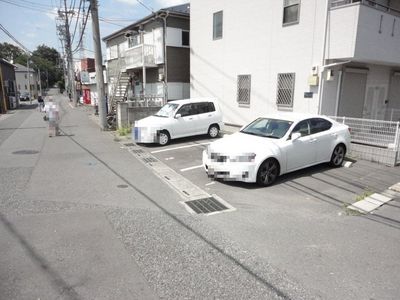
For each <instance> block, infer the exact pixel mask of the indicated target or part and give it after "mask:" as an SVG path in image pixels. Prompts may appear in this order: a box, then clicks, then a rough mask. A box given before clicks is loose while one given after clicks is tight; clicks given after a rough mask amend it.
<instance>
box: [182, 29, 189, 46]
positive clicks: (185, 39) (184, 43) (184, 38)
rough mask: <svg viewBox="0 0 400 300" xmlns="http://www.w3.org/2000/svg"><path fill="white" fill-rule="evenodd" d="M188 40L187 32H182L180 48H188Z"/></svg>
mask: <svg viewBox="0 0 400 300" xmlns="http://www.w3.org/2000/svg"><path fill="white" fill-rule="evenodd" d="M189 43H190V39H189V31H183V30H182V46H189Z"/></svg>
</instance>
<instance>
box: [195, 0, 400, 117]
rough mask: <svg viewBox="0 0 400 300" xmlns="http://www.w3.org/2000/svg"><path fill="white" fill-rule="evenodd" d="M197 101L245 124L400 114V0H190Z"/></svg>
mask: <svg viewBox="0 0 400 300" xmlns="http://www.w3.org/2000/svg"><path fill="white" fill-rule="evenodd" d="M190 28H191V57H190V60H191V72H190V77H191V82H190V86H191V89H190V91H191V96H192V97H197V96H213V97H217V98H218V99H219V100H220V105H221V108H222V111H223V113H224V121H225V122H226V123H228V124H235V125H242V124H245V123H247V122H249V121H250V120H252V119H253V118H255V117H257V116H259V115H263V114H269V113H276V112H278V111H294V112H310V113H322V114H326V115H337V116H348V117H356V118H368V119H382V120H383V119H386V120H390V119H392V120H393V119H394V120H398V119H399V118H400V51H399V49H400V0H376V1H368V0H252V1H247V2H246V1H240V0H218V1H215V0H192V1H191V25H190Z"/></svg>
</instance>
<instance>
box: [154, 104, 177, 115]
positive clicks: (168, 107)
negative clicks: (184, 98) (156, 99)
mask: <svg viewBox="0 0 400 300" xmlns="http://www.w3.org/2000/svg"><path fill="white" fill-rule="evenodd" d="M178 106H179V104H176V103H167V104H165V105H164V106H163V107H161V109H160V110H159V111H158V112H157V113H156V114H155V116H156V117H164V118H169V117H172V116H173V114H174V112H175V110H176V109H177V108H178Z"/></svg>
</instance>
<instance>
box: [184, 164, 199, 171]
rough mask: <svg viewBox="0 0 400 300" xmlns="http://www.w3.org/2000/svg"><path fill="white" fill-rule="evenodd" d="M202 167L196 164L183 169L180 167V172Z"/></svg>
mask: <svg viewBox="0 0 400 300" xmlns="http://www.w3.org/2000/svg"><path fill="white" fill-rule="evenodd" d="M202 167H203V165H198V166H194V167H189V168H184V169H181V172H186V171H190V170H194V169H199V168H202Z"/></svg>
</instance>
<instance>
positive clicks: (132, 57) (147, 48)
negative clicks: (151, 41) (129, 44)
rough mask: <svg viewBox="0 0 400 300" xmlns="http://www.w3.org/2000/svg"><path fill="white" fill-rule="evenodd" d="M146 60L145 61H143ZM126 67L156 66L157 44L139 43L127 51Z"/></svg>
mask: <svg viewBox="0 0 400 300" xmlns="http://www.w3.org/2000/svg"><path fill="white" fill-rule="evenodd" d="M143 60H144V61H143ZM125 65H126V69H135V68H141V67H143V66H145V67H156V66H157V64H156V59H155V46H154V45H145V44H142V45H138V46H136V47H133V48H130V49H127V50H126V51H125Z"/></svg>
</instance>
